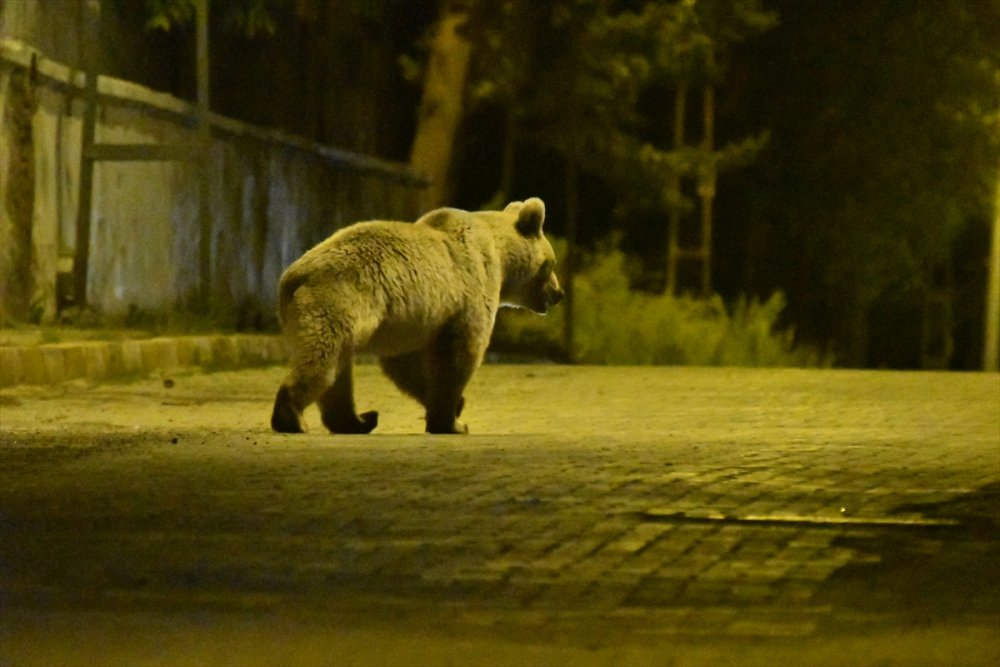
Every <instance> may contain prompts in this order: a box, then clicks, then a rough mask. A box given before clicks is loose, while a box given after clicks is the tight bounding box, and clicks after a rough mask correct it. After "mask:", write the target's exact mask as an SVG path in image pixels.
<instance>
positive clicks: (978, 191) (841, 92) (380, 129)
mask: <svg viewBox="0 0 1000 667" xmlns="http://www.w3.org/2000/svg"><path fill="white" fill-rule="evenodd" d="M241 3H242V4H241ZM246 3H249V6H252V7H258V8H262V9H263V10H264V12H265V15H266V17H267V21H268V23H269V25H270V29H269V30H257V31H255V30H253V29H251V28H248V24H247V23H246V22H245V21H244V23H242V24H240V23H238V22H234V21H233V20H232V13H230V12H228V11H227V9H230V8H231V6H232V7H236V8H237V9H239V8H242V7H246V6H247V4H246ZM246 3H244V2H243V0H241V1H240V2H236V3H224V2H216V3H213V26H212V33H211V34H212V52H211V57H212V71H211V82H212V105H213V107H214V108H215V110H217V111H218V112H220V113H222V114H225V115H229V116H232V117H236V118H239V119H243V120H246V121H250V122H253V123H259V124H263V125H267V126H272V127H278V128H281V129H283V130H286V131H288V132H291V133H294V134H298V135H302V136H305V137H308V138H311V139H315V140H317V141H320V142H324V143H329V144H332V145H335V146H338V147H342V148H345V149H350V150H354V151H358V152H363V153H370V154H375V155H378V156H380V157H382V158H386V159H390V160H395V161H400V162H406V161H408V159H409V153H410V149H411V144H412V143H413V138H414V132H415V126H416V110H417V108H418V106H419V103H420V97H421V90H420V82H419V80H412V77H411V78H410V79H409V80H408V78H407V77H406V76H404V69H405V68H404V67H403V66H402V65H401V58H404V57H405V58H406V59H409V61H410V62H419V61H420V59H421V58H422V57H423V55H425V53H426V44H427V35H428V33H429V31H430V30H431V29H432V27H433V26H434V24H435V21H436V20H437V18H438V16H439V12H440V11H441V6H442V5H441V3H439V2H434V1H432V0H405V1H404V0H397V1H393V0H385V1H382V2H375V1H361V0H354V1H345V2H320V1H318V0H297V1H295V2H281V1H275V2H267V1H263V0H246ZM166 4H167V5H169V4H170V3H169V2H167V3H166ZM575 4H578V5H584V4H587V3H586V2H583V1H582V0H578V1H577V2H576V3H575ZM590 4H591V5H593V4H594V3H590ZM644 4H646V3H643V2H639V1H637V0H632V1H628V2H618V3H615V2H605V3H603V5H604V7H605V8H606V9H607V8H610V10H611V11H612V12H616V11H617V12H620V11H622V10H623V9H632V10H638V9H639V8H641V7H642V6H643V5H644ZM707 4H709V5H712V4H716V5H719V4H720V3H718V2H717V3H707ZM734 4H739V3H734ZM163 5H164V3H163V2H159V3H157V2H151V3H146V4H143V3H136V2H130V1H126V0H115V2H114V7H115V9H114V12H110V11H105V12H104V14H103V16H104V17H105V21H106V22H114V24H115V25H113V26H108V25H106V26H105V30H113V31H114V32H115V34H119V35H120V36H121V38H120V39H118V40H117V41H116V42H115V44H117V46H115V47H109V48H112V50H114V49H118V50H119V51H120V53H118V54H116V53H114V52H112V53H110V54H109V56H108V58H109V63H108V69H109V70H110V71H109V72H108V73H109V74H113V75H116V76H120V77H123V78H127V79H132V80H136V81H139V82H141V83H144V84H146V85H149V86H151V87H153V88H156V89H158V90H164V91H167V92H170V93H173V94H175V95H178V96H180V97H184V98H188V99H191V98H193V97H194V67H193V62H192V59H191V54H192V53H193V46H192V44H193V34H192V33H193V29H192V27H191V25H190V24H189V23H184V22H183V21H179V22H177V23H176V24H175V25H173V26H172V27H171V29H170V30H168V31H163V30H151V29H149V27H148V25H147V24H148V21H149V16H150V13H151V12H155V10H156V8H157V7H161V9H162V6H163ZM550 5H551V6H553V7H554V6H557V5H565V6H570V5H574V3H573V2H567V1H565V0H562V1H561V2H560V1H558V0H553V1H552V2H542V3H538V6H539V7H541V10H540V11H541V12H542V13H543V14H544V12H545V11H546V8H547V7H549V6H550ZM760 7H761V8H762V9H764V10H768V11H771V12H773V13H774V14H775V15H776V16H777V24H776V25H775V26H774V27H771V28H770V29H767V30H764V31H762V32H761V33H760V34H755V35H752V36H749V37H747V38H746V39H745V40H744V41H741V42H739V43H736V44H734V45H733V46H732V47H731V48H730V50H729V52H728V54H727V57H726V66H725V73H724V76H723V77H722V80H721V81H720V82H719V84H718V86H717V93H716V95H717V116H716V121H715V127H716V145H717V146H722V145H724V144H726V143H727V142H729V141H736V140H739V139H740V138H742V137H747V136H751V135H758V134H760V133H762V132H766V133H767V135H768V141H767V144H766V146H765V147H764V148H763V150H761V152H760V153H759V154H757V155H756V156H755V158H754V159H753V161H752V162H751V163H750V164H748V165H747V166H743V167H740V168H736V169H733V170H730V171H727V172H725V173H723V174H721V176H720V180H719V185H718V195H717V198H716V200H715V220H714V235H713V252H714V259H713V267H714V271H713V280H712V287H713V289H714V291H716V292H718V293H719V294H721V295H722V296H723V298H724V299H726V300H727V301H731V300H735V299H737V298H739V297H740V296H744V295H745V296H759V297H762V298H766V297H767V296H768V295H770V294H771V293H773V292H774V291H776V290H781V291H783V292H784V294H785V295H786V296H787V299H788V307H787V309H786V311H785V313H784V320H785V322H786V323H787V324H788V325H794V326H795V328H796V331H797V335H798V336H799V338H800V339H801V340H802V341H805V342H808V343H810V344H812V345H815V346H817V347H819V348H821V349H826V350H832V351H836V354H837V358H838V363H844V364H845V365H857V366H870V367H890V368H912V367H918V366H919V365H920V363H921V359H920V350H921V325H920V322H921V318H922V313H923V308H924V303H925V301H924V297H925V295H926V294H927V293H928V289H933V288H934V287H935V286H936V285H945V286H949V287H951V288H952V290H953V291H952V294H953V296H954V298H953V302H952V303H953V306H952V307H953V310H952V320H953V332H954V339H955V352H954V355H953V356H952V361H951V365H952V367H955V368H976V367H978V366H979V364H980V354H981V351H982V328H983V308H984V292H985V283H986V255H987V251H988V247H989V222H990V219H991V215H992V210H991V205H992V204H991V198H992V196H993V194H992V192H991V188H992V187H993V186H992V181H991V179H992V174H993V173H994V170H995V169H996V164H997V156H996V152H997V143H996V138H995V137H994V138H993V139H992V141H985V140H983V135H982V134H981V133H980V134H977V132H978V130H975V129H969V124H968V123H964V124H963V122H961V119H959V120H956V113H957V112H956V111H955V109H956V108H960V107H962V105H963V104H965V102H964V100H965V99H966V98H967V97H968V95H969V94H970V91H971V94H972V95H973V97H976V98H977V99H979V100H980V101H984V104H986V105H987V106H989V104H990V103H992V104H993V106H994V107H995V106H996V105H997V104H998V103H1000V100H998V94H997V82H996V81H995V80H993V78H991V77H995V75H994V74H991V73H987V74H983V72H980V71H979V70H977V63H982V62H986V61H989V62H991V63H992V66H993V67H995V64H996V51H997V49H998V47H996V45H997V44H1000V3H998V2H996V1H994V0H968V1H960V0H941V1H940V2H911V1H909V0H839V1H829V2H827V1H824V2H803V1H801V0H763V1H762V2H761V3H760ZM246 15H247V14H244V16H246ZM248 33H254V34H252V35H251V34H248ZM557 33H558V30H557V29H556V28H553V27H552V25H549V24H545V25H542V26H541V27H539V28H538V29H537V30H535V31H533V33H532V35H531V36H528V37H526V39H525V43H524V44H523V47H524V48H525V49H530V50H531V52H532V53H533V54H534V59H533V60H532V61H531V62H532V65H531V68H530V72H529V77H528V78H529V82H528V84H527V85H528V87H529V89H530V88H533V87H537V86H540V85H544V82H545V81H546V78H545V76H544V74H545V72H544V70H545V67H546V62H547V60H548V59H550V58H558V57H559V49H560V48H561V42H560V39H564V38H565V35H563V37H562V38H561V37H560V35H559V34H557ZM473 43H474V45H475V38H473ZM517 46H518V48H520V46H521V45H517ZM475 59H476V52H475V50H474V54H473V66H472V67H473V75H472V76H475V74H474V73H475V71H476V60H475ZM638 100H639V101H638V105H637V113H638V119H637V120H636V121H635V122H634V123H633V129H634V130H635V131H637V132H638V133H639V134H640V135H641V136H642V138H643V139H644V140H645V141H648V142H651V143H652V144H653V145H657V146H660V147H663V148H666V147H667V142H668V141H669V133H670V127H671V122H672V121H671V120H670V116H671V113H672V112H671V108H672V91H671V87H670V85H669V82H659V83H656V82H653V83H650V84H648V85H646V86H644V89H643V90H642V91H641V92H640V94H639V97H638ZM502 111H503V110H502V108H501V107H500V106H498V105H497V104H495V103H490V102H489V101H486V102H483V103H475V104H474V103H468V104H467V107H466V113H465V117H464V120H463V123H462V125H461V127H460V130H459V133H458V136H457V138H456V145H455V154H454V156H453V161H452V165H453V168H452V174H453V183H452V198H451V199H452V201H451V203H452V204H453V205H455V206H458V207H462V208H479V207H482V206H483V205H484V204H486V203H487V202H489V201H490V200H491V199H492V198H493V197H494V195H495V194H496V193H497V191H498V188H499V181H500V178H501V175H500V164H501V160H502V150H503V145H502V144H503V142H502V139H501V137H503V136H504V122H505V115H504V113H503V112H502ZM697 121H698V117H697V113H696V112H692V113H691V114H690V117H689V119H688V124H689V126H690V127H691V134H692V135H693V136H695V137H697V134H698V132H699V131H700V130H699V129H698V124H697ZM524 125H525V126H526V127H528V128H529V129H530V126H531V119H530V118H528V119H527V120H526V121H524ZM991 131H994V132H995V130H991ZM518 137H519V138H518V140H517V142H516V144H515V146H514V171H513V179H512V183H511V187H510V192H509V193H508V194H509V195H510V198H512V199H516V198H523V197H526V196H533V195H537V196H540V197H542V198H543V199H545V200H546V202H548V205H549V208H548V210H549V223H548V225H547V229H548V230H549V233H550V234H555V235H559V234H560V233H562V231H563V230H564V225H565V216H564V212H565V206H564V202H565V196H566V195H565V188H564V176H563V170H564V158H563V156H562V155H561V154H560V153H559V151H558V150H556V149H554V148H553V147H552V146H551V144H550V143H545V142H540V141H536V140H535V137H534V136H533V135H532V132H530V131H524V132H522V133H520V134H519V135H518ZM581 166H582V169H581V174H580V188H579V191H580V211H581V217H580V222H579V226H580V231H579V236H580V241H581V245H582V246H583V247H584V248H587V247H593V246H594V244H595V243H598V242H600V241H602V240H604V239H607V238H609V234H611V233H612V232H617V233H618V234H620V236H618V237H616V238H619V239H620V246H621V248H622V249H624V250H625V251H626V252H628V253H629V254H630V256H632V257H634V259H635V260H636V261H637V262H640V263H641V264H642V266H643V267H644V271H643V272H642V273H641V275H640V276H639V277H638V278H637V279H636V287H637V288H639V289H652V290H656V289H658V288H660V287H661V286H662V281H663V278H662V271H663V269H662V266H663V263H664V257H665V247H666V213H665V212H664V211H663V210H662V209H657V208H656V207H651V206H646V205H639V204H636V203H635V202H634V201H631V200H630V198H629V196H628V194H627V193H626V192H625V191H623V190H622V188H620V187H616V186H615V184H614V183H613V182H612V180H611V179H610V178H609V174H608V172H607V170H605V169H602V168H601V165H600V164H594V163H589V164H587V163H585V164H582V165H581Z"/></svg>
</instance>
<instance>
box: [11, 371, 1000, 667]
mask: <svg viewBox="0 0 1000 667" xmlns="http://www.w3.org/2000/svg"><path fill="white" fill-rule="evenodd" d="M281 376H282V371H281V370H280V369H264V370H254V371H245V372H238V373H216V374H208V375H201V374H186V375H179V376H170V377H161V378H152V379H148V380H144V381H139V382H133V383H128V384H105V385H101V386H86V385H83V384H67V385H63V386H60V387H57V388H39V387H18V388H14V389H10V390H4V391H2V392H0V530H2V533H0V538H2V541H0V577H2V580H0V665H12V666H13V665H75V664H79V665H94V664H122V665H124V664H128V665H136V664H153V665H193V664H206V665H392V664H398V665H413V664H445V665H449V664H450V665H466V664H471V665H478V664H497V665H505V664H510V665H559V664H572V665H616V666H622V665H633V664H634V665H694V664H706V665H707V664H711V665H719V664H731V665H743V664H762V665H763V664H767V665H772V666H774V665H783V664H789V665H792V664H795V665H802V664H816V665H991V666H992V665H996V664H1000V583H998V577H997V571H998V570H997V568H998V565H997V564H998V563H1000V376H997V375H995V374H994V375H984V374H944V373H941V374H933V373H883V372H853V371H795V370H740V369H674V368H591V367H566V366H487V367H484V368H483V369H481V370H480V372H479V373H478V374H477V376H476V377H475V378H474V380H473V383H472V385H471V386H470V387H469V389H468V391H467V392H466V398H467V407H466V411H465V413H464V414H463V419H464V420H465V421H466V422H467V423H468V424H469V427H470V431H471V435H469V436H429V435H425V434H423V433H422V431H423V422H422V420H421V413H420V410H419V408H418V407H417V406H416V404H414V403H413V402H412V401H410V400H409V399H406V398H405V397H403V396H401V395H399V394H398V393H397V392H396V391H395V390H394V389H393V388H392V387H391V386H390V385H389V384H388V382H387V381H385V380H384V379H382V378H381V377H380V376H379V375H378V372H377V370H376V369H375V368H374V367H372V366H360V367H359V369H358V373H357V376H358V377H357V390H358V407H359V409H360V410H367V409H372V408H377V409H379V410H380V411H381V418H380V425H379V427H378V429H377V430H376V431H375V433H373V434H371V435H368V436H331V435H329V434H326V433H324V432H323V431H322V427H321V425H320V423H319V416H318V414H317V413H315V412H311V413H309V414H307V418H308V420H309V422H310V426H311V427H312V432H311V433H309V434H307V435H301V436H284V435H277V434H273V433H271V432H270V431H269V430H268V428H267V423H268V417H269V410H270V402H271V399H272V397H273V394H274V391H275V389H276V388H277V384H278V382H279V380H280V378H281Z"/></svg>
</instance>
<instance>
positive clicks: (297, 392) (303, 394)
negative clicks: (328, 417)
mask: <svg viewBox="0 0 1000 667" xmlns="http://www.w3.org/2000/svg"><path fill="white" fill-rule="evenodd" d="M328 375H329V368H327V367H325V366H324V365H323V364H317V365H301V364H297V363H294V362H293V363H292V371H291V372H290V373H289V374H288V378H287V379H286V380H285V381H284V382H282V383H281V387H280V388H279V389H278V395H277V396H275V397H274V410H273V411H272V412H271V428H273V429H274V430H275V431H277V432H278V433H305V432H306V426H305V420H304V419H303V418H302V411H303V410H305V409H306V407H308V406H309V405H310V404H311V403H312V402H313V401H315V400H316V397H317V396H318V395H319V393H320V391H322V389H323V387H324V386H325V385H326V383H327V382H328V381H329V380H328V379H327V377H328Z"/></svg>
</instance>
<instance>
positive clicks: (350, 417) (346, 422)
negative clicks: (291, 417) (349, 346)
mask: <svg viewBox="0 0 1000 667" xmlns="http://www.w3.org/2000/svg"><path fill="white" fill-rule="evenodd" d="M319 409H320V414H321V415H322V417H323V425H324V426H326V427H327V428H328V429H330V432H331V433H343V434H364V433H371V432H372V430H374V428H375V427H376V426H378V412H377V411H375V410H370V411H368V412H365V413H362V414H361V415H360V416H359V415H358V413H357V409H356V408H355V407H354V363H353V358H352V355H351V354H350V353H349V352H347V353H344V354H341V357H340V362H339V363H338V364H337V376H336V378H334V380H333V384H332V385H330V387H329V388H328V389H327V390H326V391H325V392H323V394H322V395H321V396H320V397H319Z"/></svg>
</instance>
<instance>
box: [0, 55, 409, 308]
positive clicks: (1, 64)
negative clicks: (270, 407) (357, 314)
mask: <svg viewBox="0 0 1000 667" xmlns="http://www.w3.org/2000/svg"><path fill="white" fill-rule="evenodd" d="M82 89H83V75H82V74H81V73H80V72H79V71H78V70H74V69H71V68H69V67H67V66H65V65H63V64H61V63H59V62H56V61H54V60H51V59H48V58H46V57H45V56H44V54H42V53H41V52H39V51H38V50H37V49H34V48H33V47H30V46H28V45H27V44H26V43H24V42H23V41H20V40H13V39H8V38H4V39H0V248H3V249H2V250H0V308H2V310H3V312H2V313H0V315H2V316H3V317H4V318H13V319H19V320H24V319H41V320H51V319H53V318H55V317H56V315H57V306H58V297H59V294H57V289H56V285H57V279H58V275H59V274H60V273H62V274H63V275H66V274H67V273H68V272H69V271H71V269H72V256H73V252H74V248H75V247H76V211H77V201H78V196H79V193H78V182H79V170H80V147H81V143H82V138H81V132H82V117H83V97H82ZM98 92H99V96H100V97H99V99H100V104H99V110H98V127H97V136H96V141H98V142H107V143H112V142H113V143H180V142H190V141H193V140H194V139H195V129H194V120H193V119H194V118H195V110H194V108H193V107H192V106H191V105H190V104H188V103H186V102H183V101H181V100H178V99H176V98H173V97H170V96H168V95H165V94H162V93H157V92H154V91H152V90H149V89H147V88H143V87H141V86H138V85H135V84H132V83H128V82H125V81H121V80H117V79H112V78H109V77H101V78H100V79H99V81H98ZM209 159H210V174H211V180H210V197H211V201H210V210H211V220H212V235H211V237H212V253H211V254H212V275H213V277H214V279H213V283H212V285H213V290H212V294H211V299H212V309H213V311H215V313H216V314H217V315H219V316H221V317H223V318H224V319H227V320H233V321H234V323H236V322H238V323H242V324H246V325H250V324H256V323H264V324H266V323H268V322H269V321H272V319H273V312H274V300H275V291H276V286H277V281H278V278H279V276H280V275H281V271H282V270H283V269H284V267H285V266H287V265H288V264H289V263H290V262H291V261H292V260H294V259H295V258H296V257H298V256H299V255H300V254H301V253H302V252H303V251H304V250H305V249H307V248H308V247H310V246H311V245H313V244H314V243H316V242H318V241H319V240H321V239H323V238H325V237H326V236H328V235H329V234H330V233H331V232H332V231H334V230H335V229H337V228H338V227H341V226H343V225H345V224H348V223H350V222H353V221H356V220H363V219H370V218H390V219H412V218H413V217H415V215H416V214H417V213H418V211H417V210H416V205H417V202H418V201H419V191H420V184H419V179H417V178H415V176H414V174H413V173H412V172H411V171H410V170H409V169H407V168H406V167H404V166H401V165H395V164H389V163H384V162H380V161H378V160H375V159H372V158H367V157H364V156H358V155H352V154H348V153H344V152H340V151H337V150H335V149H331V148H328V147H322V146H316V145H312V144H310V143H309V142H306V141H303V140H301V139H296V138H294V137H289V136H285V135H281V134H278V133H275V132H270V131H267V130H263V129H261V128H255V127H252V126H248V125H246V124H243V123H239V122H236V121H232V120H229V119H225V118H219V117H215V118H214V119H213V139H212V144H211V149H210V158H209ZM199 239H200V232H199V225H198V182H197V173H196V169H195V168H194V167H193V165H192V164H191V163H190V162H98V163H96V167H95V174H94V189H93V213H92V216H91V238H90V267H89V268H90V270H89V276H88V281H87V291H88V300H89V303H90V304H91V305H92V306H93V307H94V308H95V309H96V310H98V311H99V312H101V313H103V314H105V315H112V316H114V315H123V314H125V313H127V312H129V311H136V310H138V311H140V312H151V313H158V312H165V311H169V310H171V309H174V308H178V307H184V305H185V304H187V303H189V302H190V300H191V299H192V297H193V295H194V293H195V292H196V290H197V288H198V283H199V273H198V267H199V263H198V257H199ZM26 243H27V244H28V246H29V247H30V250H26V249H25V244H26ZM26 275H27V276H28V278H27V279H26V278H25V276H26ZM25 292H27V293H26V294H24V293H25Z"/></svg>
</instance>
